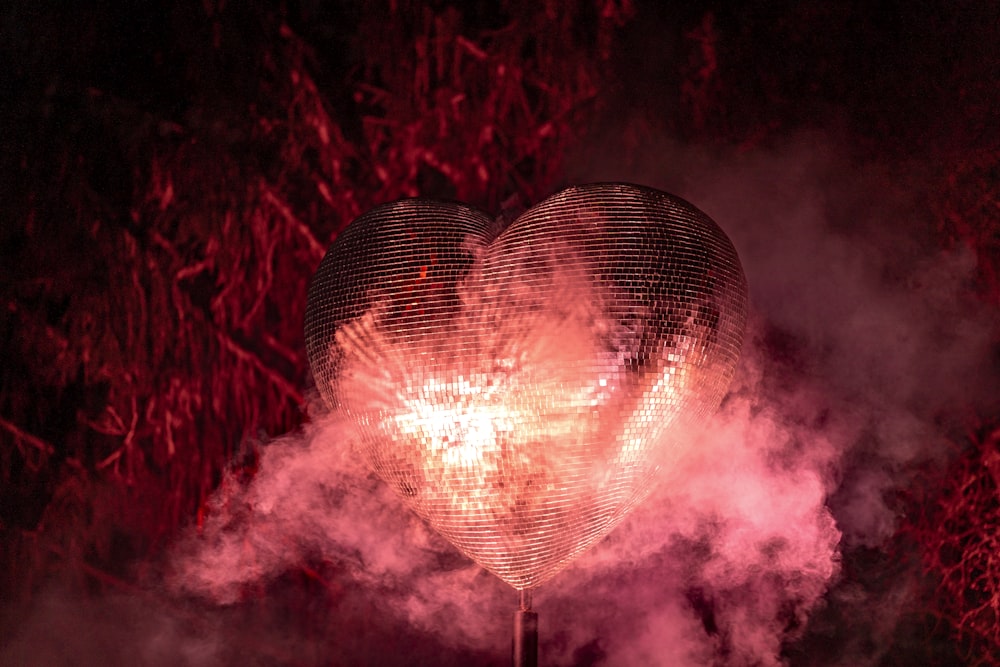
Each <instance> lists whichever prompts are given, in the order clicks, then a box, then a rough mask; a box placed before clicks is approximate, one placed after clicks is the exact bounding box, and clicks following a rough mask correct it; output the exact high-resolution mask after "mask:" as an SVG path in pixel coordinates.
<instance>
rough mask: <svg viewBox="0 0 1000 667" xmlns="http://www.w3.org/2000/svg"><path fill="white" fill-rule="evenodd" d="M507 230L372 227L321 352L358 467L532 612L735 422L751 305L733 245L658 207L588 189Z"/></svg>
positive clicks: (463, 216)
mask: <svg viewBox="0 0 1000 667" xmlns="http://www.w3.org/2000/svg"><path fill="white" fill-rule="evenodd" d="M494 229H495V225H494V223H493V221H492V220H491V219H490V218H489V216H487V215H485V214H483V213H481V212H479V211H476V210H475V209H472V208H469V207H466V206H463V205H460V204H454V203H444V202H433V201H426V200H405V201H401V202H395V203H392V204H387V205H385V206H381V207H378V208H376V209H374V210H373V211H370V212H369V213H367V214H365V215H363V216H361V217H360V218H358V219H357V220H356V221H354V222H353V223H352V224H351V225H350V226H349V227H348V229H347V230H345V232H344V233H343V234H342V235H341V236H340V237H339V238H338V239H337V241H336V242H335V243H334V244H333V245H332V246H331V248H330V250H329V252H328V253H327V256H326V257H325V258H324V260H323V262H322V264H321V265H320V268H319V270H318V271H317V274H316V278H315V279H314V281H313V284H312V286H311V288H310V292H309V302H308V307H307V313H306V342H307V347H308V352H309V358H310V364H311V366H312V369H313V374H314V376H315V378H316V382H317V385H318V387H319V390H320V392H321V394H322V395H323V397H324V399H325V400H326V402H327V403H328V404H329V405H330V406H331V407H332V408H334V409H337V410H340V411H342V412H343V413H345V414H346V415H348V416H349V417H351V418H352V419H353V420H354V421H355V423H356V424H357V425H358V427H359V432H360V434H361V441H360V443H359V447H358V453H359V455H361V456H363V457H364V458H365V460H366V461H367V462H368V464H369V465H370V466H371V467H372V468H373V469H374V470H375V471H376V472H377V473H378V474H379V475H380V476H381V477H382V478H383V479H384V480H386V482H388V483H389V484H390V485H391V486H392V487H393V488H394V489H395V490H396V491H397V492H398V493H399V494H400V496H401V497H402V498H403V499H404V500H405V501H406V502H407V503H408V504H409V505H410V507H412V508H413V509H414V511H416V512H417V513H418V514H419V515H420V516H422V517H423V518H424V519H426V520H427V521H428V522H429V523H430V524H431V525H432V526H433V527H434V528H435V529H436V530H438V531H439V532H440V533H441V534H443V535H444V536H445V537H446V538H448V539H449V540H450V541H451V542H452V543H453V544H455V545H456V546H457V547H458V548H459V549H460V550H461V551H463V552H464V553H466V554H467V555H468V556H470V557H471V558H473V559H474V560H476V561H477V562H478V563H480V564H481V565H483V566H484V567H486V568H487V569H489V570H491V571H492V572H494V573H495V574H497V576H499V577H501V578H502V579H504V580H505V581H507V582H508V583H510V584H511V585H512V586H514V587H515V588H518V589H522V590H523V589H528V588H532V587H534V586H537V585H538V584H540V583H541V582H543V581H544V580H545V579H547V578H549V577H551V576H553V575H554V574H555V573H557V572H558V571H559V570H560V569H562V568H563V567H564V566H565V565H566V564H567V563H569V562H570V561H571V560H572V559H573V558H574V557H576V556H577V555H578V554H579V553H581V552H582V551H583V550H585V549H586V548H587V547H589V546H590V545H592V544H593V543H594V542H596V541H597V540H599V539H600V538H601V537H603V536H604V535H606V534H607V533H608V531H610V530H611V529H612V528H613V527H614V526H615V525H617V524H618V523H619V522H620V521H621V520H622V519H623V518H624V517H625V515H626V514H627V512H628V511H629V510H630V509H631V508H632V507H633V506H635V504H636V503H638V502H640V501H641V500H642V499H643V498H645V497H646V496H647V495H648V494H649V492H650V490H651V488H652V484H653V482H654V479H655V477H656V472H657V469H658V467H660V466H661V465H665V464H669V463H670V461H671V460H672V456H676V455H678V453H679V452H680V451H681V450H682V449H683V448H684V447H685V446H686V445H687V443H686V441H685V439H684V435H685V433H686V430H687V429H688V427H690V426H691V425H692V424H694V423H696V422H698V421H699V420H701V419H703V418H704V417H705V416H706V415H707V414H709V413H710V412H711V411H713V410H714V409H715V408H716V407H717V405H718V403H719V401H720V400H721V398H722V395H723V394H724V392H725V390H726V387H727V386H728V383H729V380H730V378H731V377H732V374H733V371H734V368H735V364H736V360H737V357H738V353H739V348H740V345H741V341H742V335H743V328H744V323H745V317H746V286H745V282H744V278H743V273H742V269H741V268H740V265H739V260H738V258H737V256H736V253H735V251H734V250H733V248H732V245H731V244H730V243H729V241H728V239H727V238H726V237H725V235H724V234H723V233H722V231H721V230H720V229H719V228H718V227H717V226H716V225H715V224H714V223H713V222H712V221H711V220H710V219H709V218H708V217H707V216H705V215H704V214H703V213H701V212H700V211H698V210H697V209H695V208H694V207H692V206H691V205H690V204H687V203H686V202H684V201H682V200H679V199H677V198H675V197H672V196H671V195H668V194H666V193H662V192H659V191H656V190H651V189H648V188H641V187H638V186H632V185H623V184H595V185H588V186H581V187H576V188H570V189H568V190H564V191H563V192H561V193H559V194H557V195H555V196H553V197H551V198H549V199H548V200H546V201H545V202H542V203H541V204H539V205H538V206H536V207H535V208H533V209H531V210H529V211H528V212H526V213H525V214H524V215H522V216H521V217H519V218H518V219H517V220H515V221H514V222H513V223H512V224H511V225H510V226H509V227H507V228H506V229H504V230H503V231H502V232H501V233H499V235H496V234H495V232H494V231H492V230H494Z"/></svg>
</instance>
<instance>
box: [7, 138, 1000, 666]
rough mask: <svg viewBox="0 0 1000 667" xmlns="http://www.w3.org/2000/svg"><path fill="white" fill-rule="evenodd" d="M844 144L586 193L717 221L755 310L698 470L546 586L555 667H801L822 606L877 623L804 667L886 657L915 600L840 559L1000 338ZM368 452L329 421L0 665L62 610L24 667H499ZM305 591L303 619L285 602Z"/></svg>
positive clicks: (700, 444) (948, 420) (631, 175)
mask: <svg viewBox="0 0 1000 667" xmlns="http://www.w3.org/2000/svg"><path fill="white" fill-rule="evenodd" d="M834 145H835V142H834V141H833V140H832V139H829V138H826V137H823V136H820V135H817V134H814V133H813V134H807V135H802V136H800V137H796V138H794V139H792V140H790V141H789V142H788V144H787V145H785V146H783V147H782V148H781V149H780V150H779V149H775V150H772V151H769V152H765V151H761V152H758V153H746V154H741V155H729V156H721V157H706V156H705V155H704V154H696V153H695V152H693V151H690V150H688V149H685V148H684V147H680V146H677V145H673V144H668V143H661V144H653V143H652V142H651V145H650V146H649V153H648V155H647V156H645V157H644V156H643V155H638V156H637V157H636V159H635V161H634V162H633V163H631V164H629V165H623V164H616V163H615V162H614V160H601V161H596V160H594V161H590V162H589V164H601V165H602V167H601V169H591V170H589V171H587V172H581V173H579V174H575V175H574V176H575V177H576V178H578V179H579V180H597V179H607V178H614V179H620V180H628V179H631V180H634V181H638V182H643V183H646V184H649V185H652V186H655V187H660V188H663V189H666V190H668V191H673V192H676V193H677V194H680V195H682V196H685V197H686V198H688V199H689V200H690V201H692V202H695V203H696V205H698V206H699V207H700V208H702V209H703V210H705V211H706V212H707V213H709V215H711V216H712V217H713V218H714V219H716V220H717V221H718V222H719V223H720V224H721V225H722V227H723V228H724V229H725V230H726V231H727V233H728V234H729V235H730V237H731V238H732V239H733V241H734V243H735V245H736V247H737V249H738V251H739V253H740V256H741V260H742V262H743V266H744V269H745V272H746V274H747V279H748V282H749V284H750V289H751V305H752V317H751V321H750V329H749V332H748V336H747V340H746V343H745V345H744V350H743V357H742V360H741V362H740V367H739V369H738V371H737V376H736V378H735V380H734V383H733V386H732V388H731V391H730V393H729V395H728V396H727V398H726V400H725V401H724V403H723V406H722V408H721V409H720V411H719V413H718V414H717V415H716V417H715V418H714V420H713V422H712V423H711V424H710V426H709V428H707V429H706V431H705V432H704V433H703V434H701V436H700V437H699V439H698V440H697V442H695V443H693V445H692V447H691V450H692V454H691V455H689V456H687V457H685V458H684V459H683V460H682V461H681V462H680V463H679V464H678V465H677V466H676V467H675V468H673V469H671V470H667V471H665V473H664V479H663V480H662V483H661V484H660V486H659V487H658V489H657V491H656V492H655V493H654V495H653V496H652V497H650V498H649V499H648V500H647V501H646V502H645V503H644V504H643V505H641V506H639V507H638V508H637V509H636V510H635V511H634V512H633V513H632V515H631V516H630V517H629V518H628V519H626V520H625V521H624V522H623V523H622V524H621V525H620V526H619V527H618V528H617V529H615V531H614V532H612V533H611V534H610V535H609V536H608V537H607V538H606V539H605V540H603V541H602V542H601V543H599V544H598V545H596V546H595V547H594V548H592V549H591V550H590V551H588V552H586V553H585V554H583V555H582V556H581V557H580V558H579V559H578V560H577V561H576V562H575V563H573V564H572V565H571V566H570V567H569V568H568V569H567V570H565V571H564V572H562V573H561V574H559V575H557V576H556V577H554V578H553V579H552V580H550V581H549V582H547V583H546V584H545V585H544V586H543V587H542V588H541V589H540V590H539V591H538V592H537V593H536V595H535V608H536V610H537V611H538V612H539V614H540V634H541V661H542V662H543V663H544V664H549V665H676V666H682V667H683V666H695V665H733V666H739V665H779V664H786V663H788V662H789V661H792V662H796V659H795V651H794V650H793V649H794V646H795V642H796V640H800V639H801V638H802V637H803V636H804V635H805V634H806V633H807V632H809V631H810V627H811V626H810V624H811V623H812V622H813V621H814V619H815V618H817V617H818V616H821V615H822V614H821V612H824V611H826V610H827V609H828V607H829V606H831V605H836V606H840V607H841V608H842V609H843V610H845V611H844V612H843V613H845V614H851V613H854V614H856V615H857V618H859V619H868V621H870V622H864V623H861V622H859V623H858V625H859V626H862V625H863V626H864V627H857V628H855V629H854V630H852V633H853V634H851V635H849V636H838V637H836V638H835V639H832V640H831V641H833V642H835V643H836V644H838V645H839V646H840V647H841V650H840V655H839V657H838V658H836V659H834V658H829V659H828V662H822V661H821V660H820V658H819V657H816V658H815V659H811V658H809V657H808V656H807V657H805V658H802V657H800V658H799V659H798V660H797V662H798V663H802V664H847V663H850V664H862V665H863V664H871V665H874V664H878V662H879V660H880V658H881V657H882V656H883V655H884V652H885V651H886V647H887V646H888V644H889V641H890V640H889V638H890V637H891V635H892V633H893V632H894V631H895V627H896V622H897V619H898V618H899V615H900V613H901V609H903V608H905V606H906V600H907V596H908V595H910V594H911V592H910V591H909V590H908V589H907V588H906V586H907V584H906V582H905V581H900V582H899V585H898V586H895V587H892V588H890V589H889V590H888V591H887V592H886V593H885V595H884V596H882V597H879V598H875V597H873V596H872V595H871V593H870V592H868V591H866V590H864V589H863V587H861V586H856V585H850V586H842V585H841V583H842V579H841V572H840V570H841V559H842V554H843V553H845V550H848V549H853V548H861V547H873V548H879V547H883V546H884V545H885V544H886V541H887V540H888V539H889V538H890V537H891V535H892V533H893V532H894V530H895V527H896V525H897V521H898V516H897V512H898V509H897V508H896V507H895V506H894V505H893V503H892V502H891V494H892V492H893V491H894V490H895V489H898V488H901V487H904V486H905V485H906V483H907V482H908V480H909V479H910V476H911V475H912V474H913V470H914V469H915V466H916V465H918V464H920V463H922V462H926V461H942V460H943V458H944V451H945V443H946V440H947V436H948V435H949V432H950V431H949V430H950V429H952V428H953V427H954V425H955V424H957V423H961V422H962V421H963V419H964V418H966V416H967V415H966V414H965V413H963V411H962V410H963V408H962V407H961V406H973V407H974V408H976V407H978V408H981V409H984V410H985V409H989V408H990V407H991V406H989V405H987V404H986V401H987V400H994V399H993V398H992V396H990V393H989V392H988V391H987V390H988V388H989V387H990V386H995V384H993V385H991V384H990V383H991V381H992V382H995V371H996V369H995V368H991V367H990V366H989V365H988V364H984V363H983V361H984V360H988V359H991V358H992V356H993V350H992V348H991V347H990V346H991V344H992V342H991V340H992V338H991V336H992V332H994V331H995V330H996V321H995V318H994V316H993V315H991V314H989V313H984V312H982V311H981V310H979V309H977V308H976V306H975V304H974V303H971V302H969V301H968V300H967V298H966V294H967V292H968V290H967V285H968V284H969V281H970V279H971V276H972V273H973V271H974V268H975V267H974V262H973V259H972V258H971V257H970V256H969V255H968V254H965V253H963V252H961V251H959V250H956V251H949V252H941V251H937V250H933V249H931V248H930V247H929V246H927V245H926V244H924V243H923V242H922V238H921V235H920V233H919V229H920V224H922V223H923V222H925V221H926V219H927V214H926V212H924V211H922V210H920V208H919V198H918V197H916V196H915V195H914V196H908V195H907V194H906V193H905V192H902V193H899V192H897V194H896V195H894V196H892V197H891V198H889V199H886V198H885V197H884V184H885V182H886V175H885V173H884V171H882V170H878V169H875V168H874V167H871V166H866V165H864V164H857V163H855V162H853V161H851V160H850V159H847V158H846V157H844V156H843V154H842V153H841V152H840V151H838V150H837V149H836V148H835V147H834ZM665 156H669V157H670V159H669V161H668V160H666V158H665ZM964 409H965V410H968V409H969V408H968V407H966V408H964ZM355 438H356V434H355V433H354V432H353V431H352V428H351V427H350V425H349V424H347V423H345V422H344V421H343V420H340V419H338V418H337V417H336V416H332V417H331V416H327V417H319V416H317V417H316V418H315V419H314V420H313V422H312V423H311V424H309V425H307V426H306V427H305V428H304V430H303V431H302V432H299V433H295V434H290V435H287V436H285V437H282V438H278V439H276V440H274V441H272V442H269V443H267V444H266V445H263V446H262V447H261V448H260V461H259V467H258V470H257V473H256V475H255V476H254V477H253V478H252V479H251V480H249V481H246V480H242V479H240V477H239V476H238V475H233V476H231V477H229V478H227V479H226V480H225V481H224V483H223V485H222V487H221V489H220V491H219V492H218V494H217V496H216V498H215V499H214V501H213V505H212V507H211V511H210V513H209V515H208V517H207V519H206V520H205V522H204V524H203V525H202V526H201V527H200V528H197V527H192V528H191V529H190V530H189V532H188V534H187V535H185V536H184V537H183V538H182V539H181V540H180V541H179V542H178V544H177V545H175V547H174V549H173V550H172V551H171V554H170V558H169V559H168V561H167V562H166V563H164V565H163V568H162V571H161V570H157V573H158V575H157V576H156V577H148V579H149V583H148V591H147V592H146V593H144V594H143V595H138V596H127V597H123V598H122V599H114V600H109V601H106V602H105V603H102V604H101V605H100V608H93V607H91V606H90V603H88V602H82V601H81V602H72V601H70V600H66V599H64V598H62V597H61V596H59V595H57V594H53V595H52V596H50V597H47V598H45V599H44V600H43V602H42V603H40V604H39V605H38V606H37V607H36V609H35V611H34V612H33V613H32V614H31V615H29V616H28V617H27V618H26V619H24V620H22V621H21V623H20V624H19V626H18V627H19V629H18V631H17V634H16V636H15V637H14V639H13V640H12V641H11V642H10V643H9V644H8V646H7V647H6V649H5V651H4V653H3V654H2V656H0V662H2V663H3V664H23V663H24V661H23V660H22V659H21V658H23V657H24V656H26V655H29V654H28V653H26V651H28V650H29V647H33V646H41V645H44V643H43V642H42V640H41V638H42V637H43V636H49V635H48V634H46V633H50V632H54V633H56V634H60V633H61V631H60V629H59V627H53V626H52V624H51V619H52V618H53V617H55V618H74V619H75V621H74V623H73V626H72V629H70V628H68V627H67V628H66V629H65V634H66V635H68V636H74V637H75V639H74V641H73V642H70V644H68V646H69V647H70V648H67V650H66V652H63V653H59V652H58V651H55V649H53V651H52V652H51V655H48V654H46V655H40V654H39V653H37V651H36V652H34V653H31V654H30V655H31V656H33V660H32V664H67V661H68V660H69V658H67V657H66V656H67V655H69V654H70V653H72V655H73V656H74V658H73V659H75V660H77V661H78V664H98V663H103V664H139V663H141V664H189V665H219V664H236V663H240V664H328V663H329V662H330V661H334V662H338V663H341V664H359V665H362V664H379V665H397V664H398V665H407V664H410V665H412V664H438V665H449V664H456V665H458V664H497V665H500V664H505V663H506V662H507V656H508V655H509V653H508V651H509V641H510V635H509V625H510V613H511V612H512V611H513V609H514V603H515V596H514V593H513V591H512V590H511V589H509V588H508V587H506V586H505V585H504V584H502V583H501V582H500V581H499V580H498V579H496V578H495V577H493V576H492V575H489V574H488V573H486V572H484V571H483V570H481V569H480V568H479V567H477V566H476V565H474V564H472V563H471V562H469V561H467V560H466V559H464V558H463V557H461V556H460V555H458V554H457V553H456V551H455V550H454V548H453V547H451V546H450V545H449V544H447V543H446V542H445V541H444V540H443V539H441V538H440V537H438V536H437V535H436V534H435V533H433V532H432V531H431V530H429V529H428V528H427V527H426V526H425V525H424V524H423V523H422V522H421V521H420V520H419V519H417V518H416V517H415V516H414V515H413V514H412V513H410V512H409V511H408V510H407V509H406V508H405V506H404V504H403V503H402V502H401V501H400V499H399V498H398V497H397V496H396V495H395V494H393V493H392V492H391V491H390V490H389V489H388V487H387V485H386V484H384V483H383V482H381V481H379V480H377V479H375V478H374V477H373V476H372V475H371V474H370V473H369V472H368V471H367V470H366V468H365V467H364V466H363V465H362V463H361V461H360V460H359V459H358V458H357V455H356V454H355V449H354V448H353V445H352V443H353V442H354V440H355ZM302 572H309V573H312V574H311V575H310V576H311V578H310V579H309V581H308V582H306V585H305V586H303V582H302V581H301V580H299V579H294V577H300V578H301V576H302V575H301V573H302ZM294 573H299V574H294ZM160 575H162V581H160V580H159V579H158V576H160ZM303 588H304V589H305V590H307V591H309V594H310V596H311V601H310V600H303V599H298V598H295V599H291V600H290V599H289V596H294V595H297V593H295V592H294V591H301V590H303ZM294 609H305V610H306V611H305V612H299V613H298V614H296V613H294V612H292V611H290V610H294ZM316 619H319V620H318V621H317V620H316ZM317 623H318V624H319V625H320V626H321V627H316V624H317ZM110 628H114V629H113V630H112V629H110ZM109 647H110V648H109ZM129 647H131V649H132V652H131V653H129ZM70 649H72V650H70ZM32 650H35V649H32ZM127 656H139V658H140V659H139V660H138V661H137V662H136V663H133V662H132V661H131V660H130V659H127Z"/></svg>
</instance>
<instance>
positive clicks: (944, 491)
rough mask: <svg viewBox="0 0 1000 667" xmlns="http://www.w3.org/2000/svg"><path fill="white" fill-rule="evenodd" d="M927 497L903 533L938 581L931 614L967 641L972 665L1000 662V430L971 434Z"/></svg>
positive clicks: (929, 481)
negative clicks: (965, 444) (913, 542)
mask: <svg viewBox="0 0 1000 667" xmlns="http://www.w3.org/2000/svg"><path fill="white" fill-rule="evenodd" d="M925 482H926V488H927V491H925V495H923V496H922V497H920V498H919V499H918V502H917V503H915V505H914V512H913V513H911V514H909V515H908V516H907V518H906V521H905V523H904V525H903V528H902V530H901V534H902V535H903V536H904V537H906V538H909V539H912V540H914V541H915V542H916V543H917V544H918V545H919V546H920V552H921V559H922V562H923V564H924V568H925V571H926V572H927V573H928V574H929V576H930V578H931V580H932V581H933V582H934V586H933V593H932V606H931V611H932V613H934V614H935V615H937V616H938V617H939V618H940V619H941V620H943V621H945V622H947V623H948V624H949V625H950V626H952V627H954V628H955V629H956V631H957V632H958V634H959V636H960V637H961V638H962V639H963V640H964V641H965V644H966V646H967V650H968V654H969V655H968V656H967V660H968V662H967V664H969V665H995V664H997V662H998V661H1000V557H998V554H1000V429H998V428H993V429H986V428H983V429H980V430H979V431H977V432H975V433H972V434H971V436H970V441H969V443H968V444H967V447H966V448H965V449H964V451H962V452H961V453H960V454H959V456H958V457H957V459H956V460H955V461H954V462H953V463H952V464H951V466H949V468H948V469H947V471H946V472H945V473H944V474H942V473H941V472H940V471H939V472H937V473H935V474H928V476H927V478H926V479H925Z"/></svg>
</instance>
